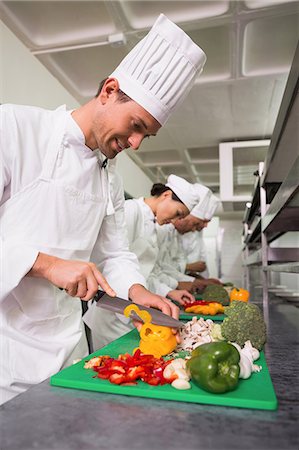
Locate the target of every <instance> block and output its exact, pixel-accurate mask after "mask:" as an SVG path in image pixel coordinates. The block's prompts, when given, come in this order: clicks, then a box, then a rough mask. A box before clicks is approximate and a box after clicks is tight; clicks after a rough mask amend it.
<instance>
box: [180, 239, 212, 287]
mask: <svg viewBox="0 0 299 450" xmlns="http://www.w3.org/2000/svg"><path fill="white" fill-rule="evenodd" d="M180 239H181V242H182V247H183V251H184V254H185V256H186V259H187V263H190V264H191V263H194V262H197V261H204V262H206V260H207V251H206V246H205V243H204V239H203V231H190V232H189V233H185V234H181V235H180ZM200 275H201V276H203V277H205V278H208V276H209V273H208V270H207V269H206V270H204V271H202V272H200Z"/></svg>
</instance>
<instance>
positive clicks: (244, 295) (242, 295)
mask: <svg viewBox="0 0 299 450" xmlns="http://www.w3.org/2000/svg"><path fill="white" fill-rule="evenodd" d="M249 295H250V294H249V292H248V291H246V289H241V288H240V289H239V288H234V289H233V290H232V291H231V293H230V296H229V299H230V301H231V302H233V301H234V300H237V301H240V302H248V300H249Z"/></svg>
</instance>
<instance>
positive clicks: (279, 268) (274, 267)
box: [263, 262, 299, 273]
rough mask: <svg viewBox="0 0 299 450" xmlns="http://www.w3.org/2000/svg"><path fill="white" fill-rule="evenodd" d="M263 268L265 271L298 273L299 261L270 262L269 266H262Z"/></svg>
mask: <svg viewBox="0 0 299 450" xmlns="http://www.w3.org/2000/svg"><path fill="white" fill-rule="evenodd" d="M263 270H265V271H267V272H271V271H272V272H288V273H299V262H293V263H283V264H271V265H269V266H263Z"/></svg>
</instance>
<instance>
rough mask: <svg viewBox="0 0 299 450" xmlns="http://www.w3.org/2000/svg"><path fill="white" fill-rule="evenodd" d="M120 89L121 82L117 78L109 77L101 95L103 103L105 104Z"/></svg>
mask: <svg viewBox="0 0 299 450" xmlns="http://www.w3.org/2000/svg"><path fill="white" fill-rule="evenodd" d="M118 91H119V83H118V80H117V79H116V78H107V80H106V81H105V83H104V85H103V87H102V90H101V92H100V95H99V99H100V101H101V103H102V104H103V105H104V104H105V103H106V102H107V100H108V99H109V98H110V97H111V96H112V95H114V94H116V93H117V92H118Z"/></svg>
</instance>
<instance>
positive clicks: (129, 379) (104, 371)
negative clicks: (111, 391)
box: [84, 349, 174, 386]
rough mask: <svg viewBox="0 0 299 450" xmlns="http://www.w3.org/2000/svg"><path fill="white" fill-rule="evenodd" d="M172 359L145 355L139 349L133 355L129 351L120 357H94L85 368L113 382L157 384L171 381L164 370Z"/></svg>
mask: <svg viewBox="0 0 299 450" xmlns="http://www.w3.org/2000/svg"><path fill="white" fill-rule="evenodd" d="M171 361H172V360H169V361H164V360H163V359H162V358H155V357H154V356H153V355H144V354H142V353H141V352H140V350H139V349H137V350H136V351H135V352H134V354H133V356H132V355H130V354H129V353H125V354H123V355H119V356H118V358H111V357H110V356H100V357H94V358H92V359H91V360H90V361H87V362H86V363H85V366H84V368H85V369H91V368H92V369H93V370H94V371H95V372H97V377H98V378H101V379H104V380H109V381H110V383H113V384H122V385H127V386H128V385H135V384H137V380H142V381H144V382H145V383H148V384H151V385H153V386H157V385H159V384H161V385H162V384H167V383H171V382H172V381H173V380H174V378H173V379H172V380H170V379H166V378H164V376H163V372H164V370H165V368H166V366H167V365H168V364H170V363H171Z"/></svg>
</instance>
